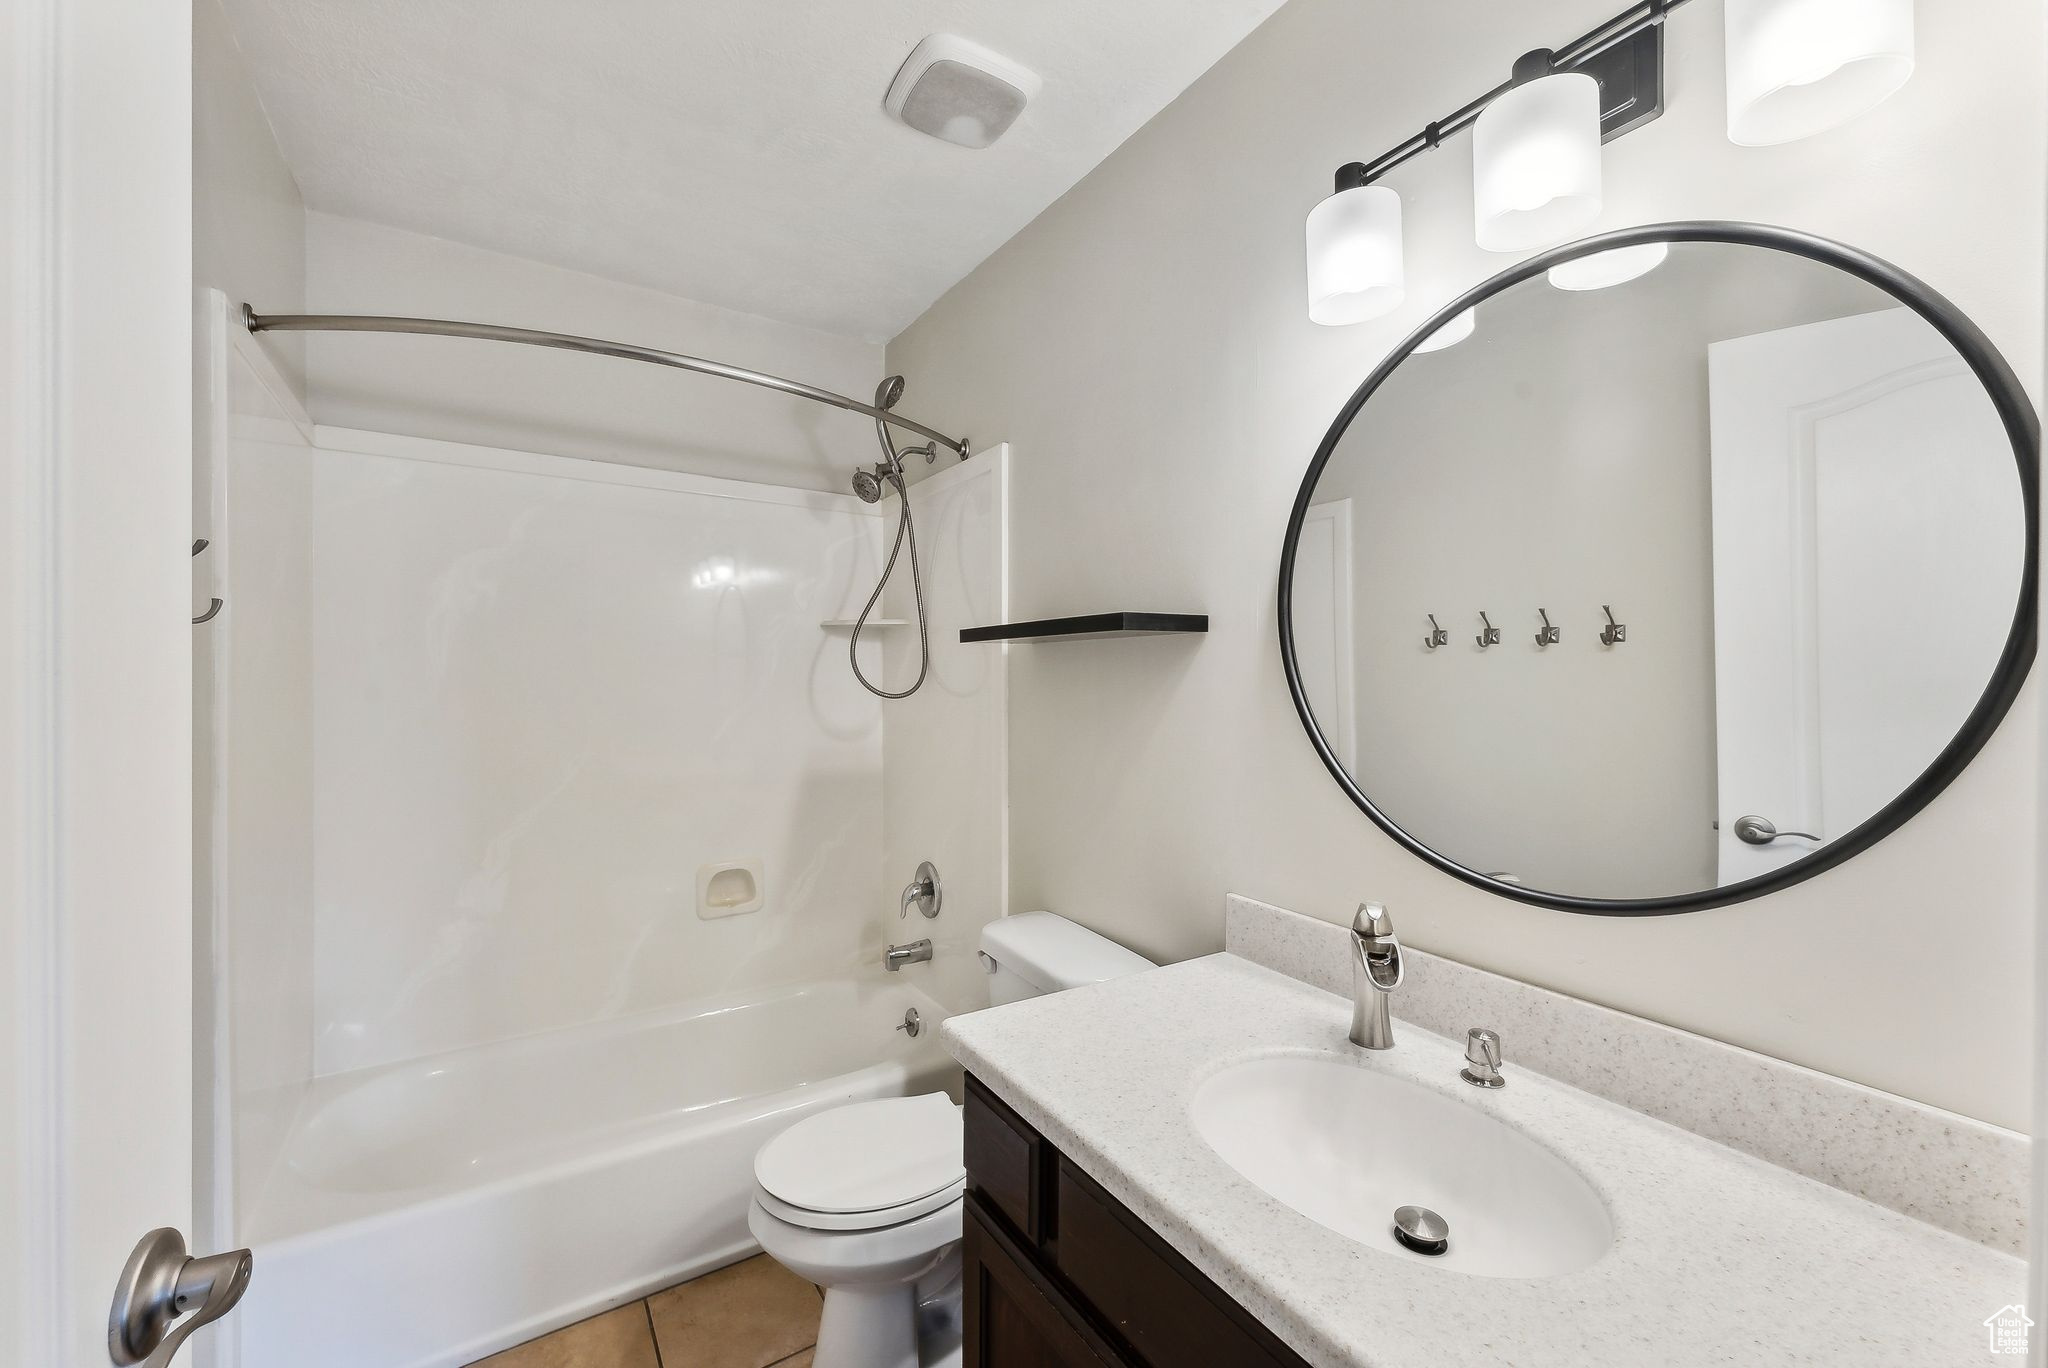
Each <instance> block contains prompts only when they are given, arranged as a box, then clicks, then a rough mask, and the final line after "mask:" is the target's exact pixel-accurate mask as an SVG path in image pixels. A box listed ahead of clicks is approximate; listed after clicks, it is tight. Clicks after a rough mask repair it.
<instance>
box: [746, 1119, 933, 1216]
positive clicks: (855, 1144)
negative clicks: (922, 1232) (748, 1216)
mask: <svg viewBox="0 0 2048 1368" xmlns="http://www.w3.org/2000/svg"><path fill="white" fill-rule="evenodd" d="M960 1130H961V1127H960V1109H959V1108H958V1107H956V1106H954V1105H953V1102H952V1099H951V1098H949V1097H947V1096H946V1095H945V1094H944V1093H926V1094H925V1095H923V1096H921V1097H884V1098H880V1099H878V1100H876V1101H873V1102H855V1103H852V1104H850V1105H848V1106H844V1107H834V1108H832V1109H831V1110H830V1111H822V1112H819V1113H818V1114H817V1115H816V1116H809V1117H806V1118H804V1119H803V1120H801V1121H799V1122H797V1123H796V1124H795V1125H794V1126H791V1127H790V1128H789V1129H788V1130H786V1131H784V1132H783V1133H782V1134H780V1135H778V1136H776V1137H775V1138H774V1139H773V1140H770V1141H769V1142H768V1143H767V1144H765V1145H763V1146H761V1152H760V1153H759V1154H757V1155H755V1156H754V1179H755V1181H756V1182H758V1183H760V1185H761V1187H762V1189H763V1190H764V1191H766V1192H767V1193H768V1194H770V1195H771V1196H773V1197H777V1198H779V1199H781V1200H782V1201H784V1202H787V1203H788V1204H789V1205H791V1206H793V1207H801V1208H803V1209H804V1210H807V1211H822V1212H859V1211H879V1210H883V1209H884V1208H888V1207H899V1206H903V1205H905V1204H907V1203H910V1202H915V1201H918V1200H919V1199H921V1198H925V1197H929V1196H931V1195H932V1194H933V1193H935V1192H941V1191H944V1190H945V1189H947V1188H949V1187H951V1186H953V1185H954V1184H955V1183H958V1182H959V1181H961V1178H962V1177H963V1175H964V1174H965V1172H966V1169H965V1166H964V1165H963V1164H962V1162H961V1158H960Z"/></svg>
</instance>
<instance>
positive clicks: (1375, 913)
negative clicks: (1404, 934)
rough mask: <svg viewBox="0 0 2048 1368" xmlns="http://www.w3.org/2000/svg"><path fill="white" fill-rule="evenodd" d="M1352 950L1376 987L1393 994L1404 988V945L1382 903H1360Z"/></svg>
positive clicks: (1352, 931)
mask: <svg viewBox="0 0 2048 1368" xmlns="http://www.w3.org/2000/svg"><path fill="white" fill-rule="evenodd" d="M1351 938H1352V949H1353V950H1354V951H1355V952H1356V953H1357V955H1358V959H1359V963H1360V964H1361V965H1362V966H1364V969H1365V973H1366V977H1367V978H1368V979H1370V980H1371V981H1372V986H1373V987H1375V988H1377V989H1379V990H1380V991H1381V992H1382V993H1391V992H1393V991H1394V989H1396V988H1399V987H1400V986H1401V976H1402V973H1403V966H1402V962H1401V941H1400V938H1399V937H1398V936H1396V935H1395V934H1394V919H1393V918H1392V917H1390V916H1388V915H1387V909H1386V908H1385V907H1383V906H1381V905H1380V904H1379V903H1371V902H1368V903H1360V904H1359V905H1358V911H1357V913H1356V914H1354V915H1353V916H1352V918H1351Z"/></svg>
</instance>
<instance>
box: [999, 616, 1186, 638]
mask: <svg viewBox="0 0 2048 1368" xmlns="http://www.w3.org/2000/svg"><path fill="white" fill-rule="evenodd" d="M1208 630H1209V615H1208V614H1207V613H1085V614H1083V615H1082V616H1080V617H1062V618H1040V619H1039V620H1038V621H1036V622H1004V623H999V624H997V625H996V626H994V627H967V628H963V629H962V630H961V632H960V640H962V641H1100V640H1102V639H1103V638H1105V637H1139V636H1169V635H1172V634H1173V633H1176V632H1183V633H1184V632H1206V631H1208Z"/></svg>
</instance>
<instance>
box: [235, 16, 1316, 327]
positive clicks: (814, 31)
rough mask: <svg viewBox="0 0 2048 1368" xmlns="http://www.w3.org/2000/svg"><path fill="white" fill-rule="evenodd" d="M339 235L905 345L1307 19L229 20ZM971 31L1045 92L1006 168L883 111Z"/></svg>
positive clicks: (315, 202) (1002, 157) (1000, 156)
mask: <svg viewBox="0 0 2048 1368" xmlns="http://www.w3.org/2000/svg"><path fill="white" fill-rule="evenodd" d="M225 3H226V6H227V9H228V12H229V16H230V19H231V21H232V23H233V26H234V30H235V35H236V39H237V41H238V42H239V43H240V45H241V47H242V50H243V53H244V55H245V57H246V58H247V60H248V63H249V66H250V69H251V72H252V74H253V75H254V77H255V81H256V86H257V89H258V92H259V93H260V94H261V96H262V98H263V103H264V106H265V108H266V109H267V110H268V111H269V114H270V117H271V120H272V122H273V124H274V125H275V127H276V130H277V136H278V141H279V143H280V144H281V145H282V147H283V149H284V154H285V157H286V159H287V160H288V161H289V162H290V163H291V167H292V171H293V173H294V174H295V175H296V176H297V177H298V181H299V186H300V188H301V190H302V191H303V192H304V194H305V198H306V203H307V204H308V206H309V207H311V208H314V209H323V210H327V211H329V212H332V213H336V214H346V215H351V216H354V217H358V218H364V219H370V220H373V221H375V222H380V223H385V224H390V225H393V226H396V227H400V228H409V229H413V230H415V231H418V232H424V233H432V234H435V235H437V236H440V237H445V238H451V239H454V240H456V241H458V242H466V243H470V244H473V245H475V246H479V247H488V248H492V249H495V250H497V251H502V252H509V253H513V254H515V255H519V256H524V257H531V258H535V259H538V260H541V261H547V262H553V263H556V264H558V265H562V266H569V267H574V268H576V269H579V270H585V271H592V272H596V273H598V274H600V275H605V276H609V277H612V278H614V279H617V280H623V281H629V282H632V283H635V284H640V285H646V286H651V287H653V288H655V289H660V290H666V291H669V292H672V293H675V294H680V295H684V296H687V297H689V298H692V299H701V300H705V301H708V302H710V303H714V304H721V305H725V306H727V307H729V308H734V309H742V310H745V311H747V312H749V313H757V314H764V315H767V316H769V317H772V318H779V319H783V320H786V321H789V322H793V323H801V324H806V325H809V326H812V327H817V328H823V329H827V330H829V331H832V332H837V333H842V334H847V335H851V336H857V337H864V338H869V339H876V340H879V339H884V338H887V337H891V336H893V335H894V334H895V333H897V332H898V331H900V330H901V329H902V328H903V327H904V326H905V325H907V324H908V323H910V321H911V320H912V319H914V318H916V317H917V315H918V314H919V313H921V312H922V311H923V310H924V309H925V307H926V306H928V305H929V304H930V303H931V302H932V301H933V300H935V299H937V298H938V297H939V295H940V294H942V293H943V292H944V291H945V290H946V289H947V287H949V286H950V285H952V284H953V283H954V282H955V281H957V280H959V279H960V278H961V277H962V276H964V275H966V274H967V273H968V272H969V271H971V270H972V269H973V268H974V267H975V266H976V265H978V264H979V263H980V262H981V261H982V260H983V258H985V257H987V256H988V254H989V253H991V252H993V251H994V250H995V249H996V248H997V247H999V246H1001V245H1002V243H1003V242H1004V241H1005V240H1007V239H1008V238H1009V237H1010V236H1011V235H1012V234H1013V233H1015V232H1016V231H1017V230H1018V229H1020V228H1022V227H1023V226H1024V225H1025V224H1026V223H1028V222H1030V221H1031V219H1032V218H1033V217H1034V216H1035V215H1036V214H1037V213H1038V212H1039V211H1040V210H1041V209H1043V208H1044V207H1045V206H1046V205H1048V204H1050V203H1051V202H1052V201H1053V200H1054V199H1056V198H1058V197H1059V196H1060V195H1061V194H1062V193H1064V192H1065V191H1066V190H1067V189H1068V187H1070V186H1071V185H1073V184H1074V182H1076V181H1078V180H1079V179H1080V178H1081V177H1082V176H1084V175H1086V174H1087V172H1088V171H1089V170H1090V169H1091V168H1092V167H1094V166H1095V165H1096V163H1098V162H1099V161H1101V160H1102V159H1103V158H1104V157H1105V156H1107V155H1108V154H1109V153H1110V152H1111V151H1112V150H1113V149H1114V148H1115V147H1116V146H1117V145H1118V144H1119V143H1121V142H1122V141H1123V140H1124V139H1125V138H1127V137H1129V136H1130V135H1131V134H1132V133H1133V132H1135V131H1137V129H1138V128H1139V127H1140V126H1142V125H1143V124H1144V123H1145V121H1146V120H1147V119H1149V118H1151V117H1152V115H1153V114H1155V113H1157V112H1158V111H1159V110H1160V109H1161V108H1163V107H1164V106H1165V105H1166V104H1167V103H1168V102H1169V101H1171V100H1172V99H1173V98H1174V96H1176V95H1178V94H1179V93H1180V92H1181V91H1182V90H1183V89H1185V88H1186V87H1187V86H1188V84H1189V83H1190V82H1192V81H1193V80H1194V79H1195V78H1196V77H1197V76H1199V75H1201V73H1202V72H1204V71H1205V70H1207V69H1208V68H1209V66H1210V65H1211V64H1212V63H1214V62H1215V61H1216V59H1217V58H1219V57H1221V56H1222V55H1223V54H1224V53H1225V52H1227V51H1229V49H1230V48H1231V47H1233V46H1235V45H1236V43H1237V42H1238V41H1239V40H1240V39H1242V38H1243V37H1244V36H1245V35H1246V34H1247V33H1249V32H1250V31H1251V30H1252V29H1253V28H1255V27H1256V26H1257V25H1258V24H1259V22H1260V21H1261V20H1263V19H1265V18H1266V16H1267V15H1269V14H1271V13H1272V12H1273V11H1274V10H1276V9H1278V8H1279V7H1280V0H1115V2H1114V3H1105V2H1104V0H1029V3H1017V2H1016V0H866V3H860V2H859V0H715V2H714V0H225ZM933 32H951V33H958V34H961V35H963V36H965V37H968V38H972V39H974V40H976V41H978V42H981V43H983V44H985V45H987V46H989V47H991V48H994V49H995V50H996V51H998V52H1001V53H1003V54H1005V55H1006V56H1009V57H1012V58H1014V59H1016V60H1017V61H1020V62H1022V63H1024V64H1025V65H1026V66H1029V67H1031V68H1032V69H1033V70H1035V71H1037V72H1038V73H1039V74H1040V75H1042V76H1043V77H1044V78H1045V89H1044V90H1043V91H1042V92H1040V94H1039V96H1038V98H1037V99H1035V100H1034V101H1033V102H1032V104H1031V107H1030V108H1029V109H1027V110H1026V111H1025V112H1024V114H1023V116H1022V117H1021V118H1020V119H1019V120H1018V121H1017V123H1016V125H1015V126H1014V127H1012V128H1011V130H1010V131H1009V133H1008V134H1007V135H1006V136H1005V137H1004V138H1003V139H1002V141H1000V142H998V143H997V144H996V145H995V146H994V147H992V148H990V149H988V150H986V151H981V152H974V151H969V150H967V149H965V148H960V147H954V146H952V145H950V144H947V143H942V142H940V141H938V140H936V139H933V138H928V137H925V136H924V135H922V134H919V133H915V132H912V131H911V130H910V129H908V128H905V127H903V126H902V125H901V124H898V123H896V122H894V121H893V120H891V119H890V118H889V117H888V115H886V114H884V113H883V112H882V96H883V93H884V92H885V91H886V90H887V88H888V84H889V80H890V78H891V77H892V76H894V75H895V73H896V69H897V67H898V66H899V65H900V64H901V63H902V61H903V59H904V57H905V56H907V55H908V54H909V52H910V49H911V48H912V47H913V46H915V45H916V43H917V41H918V40H919V39H920V38H922V37H924V36H925V35H926V34H928V33H933Z"/></svg>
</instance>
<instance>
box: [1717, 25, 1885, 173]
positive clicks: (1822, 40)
mask: <svg viewBox="0 0 2048 1368" xmlns="http://www.w3.org/2000/svg"><path fill="white" fill-rule="evenodd" d="M1725 18H1726V31H1725V36H1726V39H1727V44H1728V140H1729V141H1730V142H1733V143H1738V144H1740V145H1742V146H1744V147H1769V146H1771V145H1773V144H1775V143H1783V142H1791V141H1793V140H1794V139H1795V138H1804V137H1807V136H1809V135H1811V134H1814V133H1819V132H1822V131H1824V130H1826V129H1830V128H1833V127H1834V126H1835V125H1837V124H1841V123H1847V122H1848V121H1849V120H1850V119H1853V118H1855V117H1856V116H1857V115H1858V114H1862V113H1864V112H1865V111H1867V110H1870V109H1872V108H1875V107H1876V106H1877V105H1878V104H1880V103H1882V102H1883V101H1884V99H1885V97H1886V96H1888V95H1890V94H1891V93H1892V92H1893V91H1895V90H1897V89H1898V88H1899V87H1900V86H1902V85H1904V84H1905V83H1906V79H1907V78H1908V77H1910V76H1911V75H1912V74H1913V0H1728V9H1727V12H1726V16H1725Z"/></svg>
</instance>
